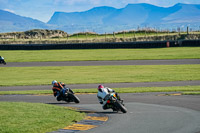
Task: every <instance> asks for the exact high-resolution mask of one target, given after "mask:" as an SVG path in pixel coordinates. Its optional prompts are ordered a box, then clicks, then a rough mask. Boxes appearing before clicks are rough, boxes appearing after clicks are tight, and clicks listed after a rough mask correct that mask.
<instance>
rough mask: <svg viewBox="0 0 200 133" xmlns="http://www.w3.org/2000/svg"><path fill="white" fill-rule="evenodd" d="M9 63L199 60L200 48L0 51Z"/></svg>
mask: <svg viewBox="0 0 200 133" xmlns="http://www.w3.org/2000/svg"><path fill="white" fill-rule="evenodd" d="M0 55H1V56H3V57H4V58H5V60H6V61H7V62H38V61H39V62H40V61H42V62H46V61H86V60H89V61H90V60H150V59H199V58H200V47H179V48H178V47H177V48H159V49H91V50H24V51H23V50H10V51H4V50H0Z"/></svg>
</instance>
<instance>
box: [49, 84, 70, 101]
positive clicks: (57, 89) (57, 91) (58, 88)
mask: <svg viewBox="0 0 200 133" xmlns="http://www.w3.org/2000/svg"><path fill="white" fill-rule="evenodd" d="M52 86H53V88H52V91H53V95H54V97H56V99H57V101H61V100H62V96H63V95H65V93H66V92H67V91H70V92H72V93H73V91H72V90H71V89H70V88H68V87H67V88H66V87H65V86H66V85H65V84H64V83H62V82H57V81H56V80H53V81H52Z"/></svg>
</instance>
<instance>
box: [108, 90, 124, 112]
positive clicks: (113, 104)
mask: <svg viewBox="0 0 200 133" xmlns="http://www.w3.org/2000/svg"><path fill="white" fill-rule="evenodd" d="M107 104H108V106H109V107H110V108H111V109H112V110H113V111H117V112H118V111H121V112H123V113H126V112H127V109H126V107H125V106H124V104H123V100H119V99H118V98H117V96H116V94H115V93H111V94H110V95H108V100H107Z"/></svg>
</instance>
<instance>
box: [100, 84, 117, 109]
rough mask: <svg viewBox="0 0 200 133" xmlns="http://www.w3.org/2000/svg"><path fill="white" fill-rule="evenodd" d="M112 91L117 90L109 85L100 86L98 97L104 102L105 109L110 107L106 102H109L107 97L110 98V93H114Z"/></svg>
mask: <svg viewBox="0 0 200 133" xmlns="http://www.w3.org/2000/svg"><path fill="white" fill-rule="evenodd" d="M112 92H115V91H114V90H113V89H110V88H108V87H104V86H103V85H99V86H98V93H97V98H98V100H99V103H100V104H102V108H103V109H104V110H105V109H109V108H110V107H109V106H108V104H106V103H107V100H108V99H107V98H109V94H110V93H112ZM116 95H117V93H116ZM118 97H119V96H118ZM119 99H120V98H119Z"/></svg>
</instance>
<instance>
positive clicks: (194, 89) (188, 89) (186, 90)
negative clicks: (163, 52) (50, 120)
mask: <svg viewBox="0 0 200 133" xmlns="http://www.w3.org/2000/svg"><path fill="white" fill-rule="evenodd" d="M112 89H114V90H115V91H116V92H118V93H144V92H182V94H196V95H199V91H200V86H172V87H129V88H112ZM73 91H74V92H75V93H76V94H79V93H97V89H96V88H93V89H73ZM14 94H24V95H27V94H28V95H30V94H34V95H46V94H49V95H52V96H53V93H52V90H51V88H49V90H36V91H34V90H28V91H0V95H14Z"/></svg>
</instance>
